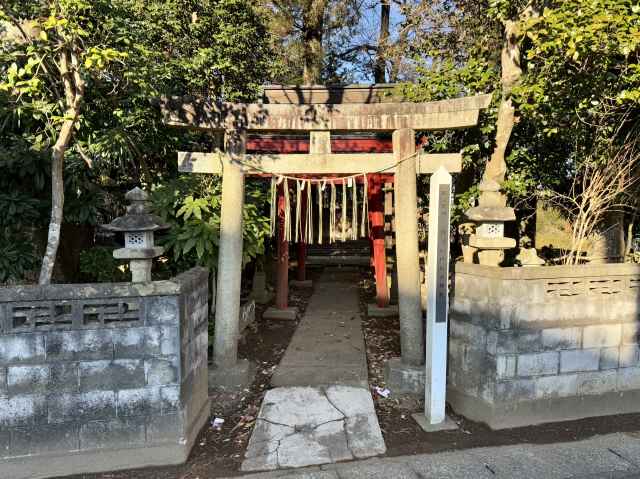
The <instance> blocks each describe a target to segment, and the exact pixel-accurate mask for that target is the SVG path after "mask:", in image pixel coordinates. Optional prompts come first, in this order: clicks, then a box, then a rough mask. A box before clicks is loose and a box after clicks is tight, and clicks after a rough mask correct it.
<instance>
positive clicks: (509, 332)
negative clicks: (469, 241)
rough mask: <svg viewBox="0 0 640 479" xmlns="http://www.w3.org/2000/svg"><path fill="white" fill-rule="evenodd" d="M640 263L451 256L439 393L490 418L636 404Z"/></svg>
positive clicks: (523, 421)
mask: <svg viewBox="0 0 640 479" xmlns="http://www.w3.org/2000/svg"><path fill="white" fill-rule="evenodd" d="M639 337H640V267H638V266H637V265H625V264H609V265H597V266H576V267H565V266H558V267H540V268H493V267H486V266H480V265H473V264H462V263H459V264H458V265H457V266H456V274H455V290H454V299H453V301H452V308H451V315H450V330H449V372H448V374H449V376H448V401H449V402H450V404H451V405H452V407H453V408H454V410H456V411H458V412H460V413H462V414H463V415H465V416H467V417H469V418H470V419H474V420H478V421H482V422H486V423H487V424H489V426H491V427H492V428H505V427H517V426H524V425H530V424H537V423H544V422H552V421H562V420H570V419H578V418H582V417H589V416H601V415H610V414H618V413H629V412H640V347H639Z"/></svg>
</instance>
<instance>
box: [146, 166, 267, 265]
mask: <svg viewBox="0 0 640 479" xmlns="http://www.w3.org/2000/svg"><path fill="white" fill-rule="evenodd" d="M221 186H222V185H221V181H220V178H216V177H213V176H208V175H183V176H180V177H179V178H178V179H176V180H173V181H171V182H169V183H166V184H164V185H161V186H159V187H157V188H156V189H155V190H154V191H153V192H152V194H151V201H152V204H153V209H154V212H155V213H156V214H157V215H159V216H160V217H161V218H162V219H163V220H164V221H165V222H167V223H169V224H170V225H171V229H170V230H169V231H168V233H167V234H165V235H164V237H161V238H160V239H159V243H160V244H162V245H163V246H164V247H165V254H166V255H167V256H168V257H169V258H170V261H171V263H172V265H170V268H171V269H172V270H173V271H172V273H174V274H175V273H177V272H179V271H184V270H186V269H188V268H190V267H192V266H195V265H201V266H205V267H207V268H209V269H211V270H215V269H216V268H217V265H218V245H219V238H220V207H221V201H220V194H221ZM267 201H268V194H267V191H266V187H265V185H263V184H256V183H247V185H246V200H245V205H244V210H243V235H244V245H243V246H244V247H243V264H246V263H248V262H249V261H250V260H251V259H253V258H256V257H257V256H259V255H262V254H264V240H265V237H266V236H267V235H268V234H269V218H268V217H267V215H266V214H265V212H266V207H267Z"/></svg>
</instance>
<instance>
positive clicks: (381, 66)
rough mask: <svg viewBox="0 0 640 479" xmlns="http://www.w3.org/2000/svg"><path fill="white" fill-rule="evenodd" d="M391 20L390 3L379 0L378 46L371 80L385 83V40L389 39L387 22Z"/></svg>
mask: <svg viewBox="0 0 640 479" xmlns="http://www.w3.org/2000/svg"><path fill="white" fill-rule="evenodd" d="M390 22H391V3H390V2H389V0H380V34H379V35H378V48H377V50H376V61H375V64H374V67H373V81H374V82H376V83H385V82H386V81H387V59H386V51H387V42H388V41H389V24H390Z"/></svg>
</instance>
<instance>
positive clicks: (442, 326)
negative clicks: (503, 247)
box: [413, 168, 457, 431]
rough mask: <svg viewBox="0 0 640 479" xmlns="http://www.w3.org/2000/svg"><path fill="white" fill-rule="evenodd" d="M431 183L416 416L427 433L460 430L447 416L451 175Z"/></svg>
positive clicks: (444, 174) (442, 175) (443, 174)
mask: <svg viewBox="0 0 640 479" xmlns="http://www.w3.org/2000/svg"><path fill="white" fill-rule="evenodd" d="M430 183H431V185H430V191H429V251H428V253H429V255H428V260H427V276H426V280H427V324H426V326H427V328H426V329H427V333H426V344H425V350H426V361H425V388H424V414H421V413H417V414H414V416H413V417H414V419H415V420H416V421H417V422H418V424H420V426H421V427H422V428H423V429H424V430H425V431H438V430H443V429H455V428H456V427H457V426H456V424H455V423H454V422H453V421H450V420H447V418H446V415H445V399H446V390H447V319H448V311H449V233H450V216H451V175H450V174H449V173H448V172H447V170H446V169H444V168H439V169H438V171H436V172H435V173H434V174H433V175H432V176H431V180H430Z"/></svg>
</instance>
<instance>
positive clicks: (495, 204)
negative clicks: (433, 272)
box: [466, 180, 516, 266]
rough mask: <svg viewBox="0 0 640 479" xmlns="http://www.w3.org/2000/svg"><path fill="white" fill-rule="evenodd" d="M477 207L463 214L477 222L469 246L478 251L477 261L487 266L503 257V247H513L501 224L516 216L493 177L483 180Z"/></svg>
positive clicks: (501, 259) (494, 264) (512, 240)
mask: <svg viewBox="0 0 640 479" xmlns="http://www.w3.org/2000/svg"><path fill="white" fill-rule="evenodd" d="M480 192H481V193H480V198H479V201H478V203H479V204H478V206H474V207H473V208H470V209H469V210H467V212H466V216H467V218H468V219H469V220H470V221H473V222H475V223H476V225H477V226H476V233H475V234H474V235H471V236H470V237H469V246H472V247H473V248H476V249H477V250H478V262H479V263H480V264H483V265H487V266H498V265H500V263H502V261H503V260H504V250H506V249H510V248H514V247H515V246H516V240H515V239H513V238H505V236H504V224H505V222H507V221H514V220H515V219H516V215H515V212H514V211H513V208H510V207H508V206H507V200H506V198H505V197H504V195H503V194H501V193H500V185H499V184H498V183H497V182H496V181H493V180H484V181H483V182H482V183H481V185H480Z"/></svg>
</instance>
